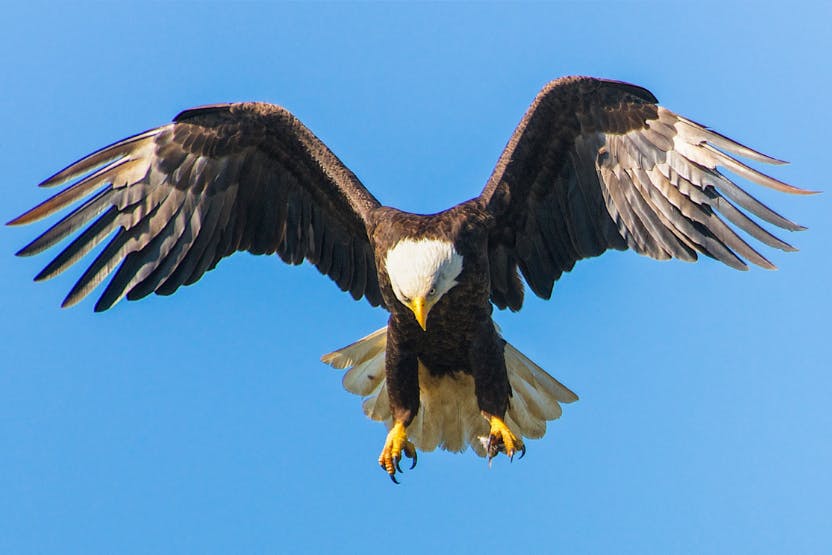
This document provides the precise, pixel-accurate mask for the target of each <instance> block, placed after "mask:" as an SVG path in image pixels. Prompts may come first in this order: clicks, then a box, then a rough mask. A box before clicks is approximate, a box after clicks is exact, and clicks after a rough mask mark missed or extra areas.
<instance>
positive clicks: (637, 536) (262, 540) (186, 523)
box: [0, 2, 832, 554]
mask: <svg viewBox="0 0 832 555" xmlns="http://www.w3.org/2000/svg"><path fill="white" fill-rule="evenodd" d="M691 4H694V3H691ZM695 4H696V5H695V6H692V5H691V6H685V7H680V6H674V5H666V4H648V3H587V4H583V3H582V4H556V5H515V4H512V5H507V6H499V5H497V6H495V5H423V6H404V5H376V4H369V5H368V4H362V5H347V4H336V5H325V4H322V5H312V6H310V5H300V4H292V5H268V4H250V3H246V4H225V3H223V4H209V5H206V4H198V3H187V4H180V5H170V4H167V3H160V4H150V3H142V4H135V5H129V4H125V5H121V4H120V5H110V4H94V5H74V4H60V3H55V4H34V5H31V6H30V7H27V8H23V7H21V6H20V5H6V6H5V7H4V8H3V13H2V16H0V31H2V32H0V81H1V82H2V86H0V113H2V115H3V121H2V138H0V162H2V170H3V177H2V182H1V183H0V187H1V189H0V190H1V191H2V193H3V203H2V208H0V212H2V214H0V216H2V220H3V221H7V220H9V219H11V218H12V217H14V216H16V215H18V214H19V213H20V212H22V211H23V210H25V209H27V208H29V207H31V206H33V205H34V204H35V203H37V202H39V201H40V200H42V199H43V198H45V194H46V192H45V191H42V190H38V189H36V188H35V184H36V183H37V182H39V181H40V180H42V179H43V178H45V177H47V176H49V175H51V174H52V173H53V172H54V171H56V170H57V169H60V168H61V167H63V166H64V165H65V164H67V163H69V162H72V161H73V160H75V159H77V158H78V157H80V156H82V155H84V154H86V153H88V152H90V151H92V150H94V149H96V148H98V147H100V146H103V145H105V144H108V143H110V142H112V141H114V140H117V139H120V138H122V137H125V136H127V135H129V134H132V133H135V132H138V131H141V130H143V129H146V128H149V127H152V126H155V125H158V124H161V123H164V122H166V121H168V120H169V119H170V118H171V117H172V116H173V115H174V114H176V113H177V112H178V111H179V110H181V109H183V108H187V107H191V106H196V105H200V104H205V103H211V102H222V101H233V100H263V101H269V102H275V103H279V104H282V105H284V106H286V107H288V108H289V109H290V110H292V111H293V112H294V113H295V114H297V116H298V117H300V118H301V119H302V120H303V121H304V122H305V123H306V124H307V125H308V126H309V127H310V128H311V129H312V130H313V131H314V132H315V133H316V134H318V136H319V137H321V138H322V139H323V140H324V141H325V142H326V143H327V144H328V145H330V147H331V148H332V149H333V150H334V151H335V152H336V154H337V155H338V156H339V157H341V158H342V160H344V162H346V163H347V164H348V165H349V166H350V167H351V168H352V169H353V170H354V171H355V172H356V173H357V174H358V175H359V176H360V178H361V179H362V180H363V181H364V183H365V184H366V185H367V186H368V187H369V188H370V190H371V191H373V192H374V193H375V194H376V195H377V196H378V197H379V198H380V199H381V200H382V201H383V202H386V203H389V204H393V205H395V206H398V207H401V208H404V209H410V210H414V211H436V210H440V209H442V208H445V207H447V206H449V205H451V204H453V203H456V202H459V201H462V200H464V199H467V198H470V197H472V196H475V195H477V194H478V193H479V191H480V189H481V187H482V185H483V184H484V182H485V180H486V179H487V177H488V175H489V174H490V172H491V169H492V167H493V165H494V163H495V161H496V159H497V157H498V155H499V153H500V151H501V150H502V148H503V146H504V144H505V142H506V140H507V139H508V137H509V135H510V133H511V132H512V130H513V128H514V126H515V125H516V123H517V122H518V121H519V119H520V117H521V115H522V114H523V112H524V111H525V109H526V107H527V106H528V104H529V103H530V102H531V100H532V98H533V97H534V95H535V94H536V92H537V91H538V90H539V88H540V87H541V86H543V85H544V84H545V83H546V82H547V81H548V80H550V79H552V78H555V77H558V76H561V75H567V74H589V75H596V76H606V77H610V78H616V79H622V80H627V81H631V82H634V83H638V84H641V85H643V86H646V87H648V88H649V89H650V90H652V91H653V92H654V93H655V94H656V95H657V96H658V97H659V99H660V100H661V101H662V103H663V104H664V105H666V106H668V107H670V108H671V109H673V110H676V111H678V112H680V113H682V114H684V115H686V116H688V117H690V118H692V119H695V120H698V121H701V122H703V123H707V124H709V125H711V126H714V127H715V128H717V129H718V130H720V131H722V132H724V133H726V134H727V135H729V136H731V137H734V138H737V139H739V140H742V141H744V142H746V143H748V144H749V145H751V146H753V147H756V148H759V149H761V150H762V151H764V152H767V153H770V154H773V155H775V156H778V157H781V158H784V159H787V160H790V161H791V162H792V165H790V166H786V167H782V168H773V169H771V172H772V173H773V174H774V175H775V176H777V177H779V178H781V179H784V180H786V181H789V182H792V183H794V184H797V185H800V186H804V187H808V188H815V189H827V190H828V189H829V177H828V176H829V171H828V167H829V156H830V155H829V133H828V130H829V128H830V123H832V122H830V116H829V91H830V88H832V74H831V72H830V58H829V57H830V52H832V38H830V37H832V32H830V28H829V21H830V18H832V8H830V3H828V2H825V3H823V4H816V5H798V6H790V7H785V6H782V7H764V6H762V5H761V4H757V3H748V4H741V5H738V6H731V5H724V4H700V3H695ZM755 192H756V193H759V196H760V197H761V198H762V199H764V200H765V201H766V202H768V203H770V204H772V205H774V206H775V207H776V208H778V209H780V210H781V211H782V212H784V213H785V214H786V215H787V216H790V217H792V218H794V219H795V220H796V221H798V222H800V223H802V224H804V225H806V226H808V227H809V228H810V229H809V231H806V232H803V233H799V234H789V235H788V237H787V239H788V240H790V241H792V242H793V243H794V244H795V245H796V246H798V247H799V248H800V249H801V252H799V253H796V254H784V253H780V252H772V251H770V250H766V251H765V252H766V254H767V255H770V256H771V258H772V260H773V261H774V262H775V263H776V264H778V266H780V268H781V269H780V270H779V271H777V272H766V271H763V270H759V269H753V270H752V271H750V272H735V271H733V270H731V269H729V268H727V267H724V266H721V265H719V264H716V263H714V262H712V261H710V260H705V261H703V262H701V263H699V264H696V265H692V264H685V263H681V262H670V263H658V262H655V261H652V260H649V259H644V258H641V257H638V256H636V255H635V254H633V253H612V254H607V255H605V256H603V257H601V258H599V259H595V260H591V261H586V262H582V263H580V264H579V266H578V267H577V268H576V269H575V271H574V272H572V273H571V274H569V275H567V276H565V277H564V278H563V279H562V280H561V281H560V282H559V283H558V284H557V285H556V287H555V294H554V298H553V300H552V301H550V302H543V301H540V300H538V299H535V298H530V299H529V300H528V301H527V303H526V306H525V308H524V309H523V311H522V312H521V313H519V314H500V315H498V321H499V323H500V324H501V325H502V326H503V328H504V331H505V332H506V334H507V336H508V338H509V339H510V340H511V341H512V342H513V343H515V344H516V345H517V346H518V347H519V348H520V349H521V350H523V351H524V352H526V353H528V354H529V355H530V356H531V357H532V358H534V359H535V360H536V361H538V362H539V363H540V364H541V365H542V366H543V367H544V368H546V369H548V370H549V371H550V372H551V373H552V374H553V375H555V376H556V377H558V378H559V379H560V380H562V381H563V382H564V383H566V384H568V385H569V386H570V387H571V388H572V389H574V390H575V391H576V392H578V394H579V395H580V396H581V400H580V401H579V402H578V403H575V404H573V405H570V406H568V407H566V410H565V412H564V416H563V418H562V419H561V420H560V421H558V422H556V423H554V424H553V425H551V426H550V432H549V434H548V435H547V436H546V438H545V439H543V440H542V441H532V442H530V444H529V446H528V447H529V452H528V455H527V456H526V458H525V459H524V460H522V461H519V462H518V461H515V462H514V463H513V464H508V462H507V461H505V460H496V461H495V463H494V465H493V468H491V469H489V468H488V467H487V465H486V463H485V462H484V461H483V460H482V459H479V458H477V457H476V456H474V455H473V454H472V453H471V452H468V453H466V454H463V455H452V454H448V453H445V452H434V453H429V454H423V455H422V456H421V457H420V464H419V466H418V467H417V469H416V470H414V471H413V472H406V473H405V475H404V477H403V484H402V485H401V486H398V487H395V486H393V485H392V484H391V483H390V481H389V480H388V479H387V478H386V477H385V475H384V473H383V472H382V471H381V470H380V469H379V468H378V467H377V465H376V462H375V461H376V457H377V454H378V451H379V450H380V448H381V445H382V441H383V438H384V430H383V427H382V426H381V425H379V424H377V423H374V422H371V421H369V420H367V419H366V418H365V417H364V415H363V414H362V413H361V410H360V402H359V399H358V398H356V397H354V396H352V395H350V394H348V393H346V392H345V391H343V390H342V388H341V384H340V378H341V374H340V373H339V372H337V371H335V370H332V369H330V368H329V367H326V366H324V365H323V364H321V363H320V362H318V357H319V356H320V355H321V354H322V353H325V352H328V351H329V350H332V349H333V348H336V347H340V346H342V345H345V344H347V343H349V342H351V341H352V340H354V339H357V338H358V337H360V336H362V335H364V334H366V333H368V332H370V331H373V330H375V329H376V328H378V327H380V326H381V325H383V324H384V322H385V315H384V313H383V312H382V311H381V310H379V309H371V308H370V307H369V306H367V305H366V304H365V303H355V302H352V301H351V300H350V299H349V297H348V296H346V295H344V294H342V293H341V292H340V291H338V290H337V288H336V287H335V286H333V285H332V284H331V283H329V282H328V281H327V279H325V278H323V277H320V276H319V275H318V274H317V273H316V272H315V271H314V269H312V268H311V267H309V266H303V267H300V268H289V267H285V266H283V265H282V264H281V263H280V262H279V260H278V259H277V258H275V257H272V258H263V257H259V258H258V257H253V256H249V255H238V256H235V257H233V258H232V259H229V260H226V261H225V262H223V263H221V264H220V267H219V268H218V270H217V271H214V272H211V273H210V274H208V275H206V276H205V277H204V278H203V279H202V280H201V281H200V282H199V284H198V286H195V287H187V288H184V289H181V290H180V291H179V292H177V294H176V295H174V296H173V297H167V298H164V297H153V298H148V299H145V300H144V301H142V302H140V303H127V302H124V303H121V304H119V305H118V306H117V307H116V308H115V309H114V310H112V311H109V312H107V313H105V314H93V313H92V302H91V301H89V300H88V301H86V302H85V303H83V304H82V305H80V306H79V307H76V308H74V309H71V310H60V309H59V308H58V305H59V303H60V301H61V299H62V298H63V296H64V294H65V293H66V292H67V291H68V290H69V288H70V287H71V285H72V283H73V282H74V279H75V278H77V277H78V276H79V275H80V273H81V268H75V269H73V270H72V271H70V272H68V273H67V274H68V275H64V276H61V277H60V278H58V279H55V280H53V281H51V282H48V283H46V284H34V283H32V282H31V277H32V276H33V275H34V274H35V273H36V272H37V271H38V270H39V269H40V268H41V267H42V266H43V265H44V264H45V263H46V262H47V261H48V257H46V256H41V257H37V258H34V259H16V258H14V257H13V256H12V253H13V252H14V251H15V250H17V249H18V248H19V247H20V246H22V245H23V244H25V243H26V242H28V241H29V240H30V239H31V238H32V237H34V236H35V235H36V234H37V233H38V232H39V231H40V230H42V229H43V226H42V225H39V226H37V227H30V228H3V229H2V230H0V269H1V270H2V271H0V291H2V293H0V552H2V553H85V554H88V553H222V552H226V553H228V552H234V553H242V552H249V553H255V552H261V553H263V552H271V553H304V552H309V553H311V552H333V553H335V552H341V553H351V552H358V551H362V552H368V551H369V552H392V553H424V552H425V551H426V550H434V551H438V552H451V551H453V552H458V553H489V552H523V551H525V552H528V553H540V552H553V551H564V552H574V553H604V552H606V553H610V552H617V553H668V552H709V553H738V552H748V553H751V552H753V553H798V552H829V551H830V550H832V532H831V531H830V528H832V527H831V526H830V523H832V519H831V518H830V512H829V510H830V501H829V499H830V494H832V478H830V474H831V473H830V468H832V447H830V430H832V417H830V394H832V377H830V374H832V364H830V355H832V349H830V343H832V340H830V334H829V331H830V308H831V307H832V303H830V292H829V282H830V275H831V274H832V272H831V271H830V270H831V268H830V262H829V254H828V249H829V244H830V240H832V234H831V233H830V231H831V230H832V225H830V222H829V213H830V208H832V207H831V206H830V195H829V194H828V193H827V194H826V195H820V196H815V197H812V198H791V197H789V198H787V197H786V196H785V195H780V194H776V193H773V192H771V191H766V190H760V189H755ZM53 254H54V253H53Z"/></svg>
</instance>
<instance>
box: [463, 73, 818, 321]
mask: <svg viewBox="0 0 832 555" xmlns="http://www.w3.org/2000/svg"><path fill="white" fill-rule="evenodd" d="M657 102H658V101H657V100H656V98H655V97H654V96H653V95H652V94H651V93H650V92H649V91H647V90H646V89H642V88H640V87H637V86H634V85H629V84H627V83H621V82H616V81H605V80H601V79H593V78H589V77H568V78H563V79H558V80H556V81H553V82H551V83H549V84H548V85H547V86H546V87H544V88H543V90H542V91H541V92H540V94H538V96H537V98H536V99H535V101H534V102H533V103H532V106H531V107H530V108H529V110H528V111H527V112H526V114H525V115H524V116H523V119H522V120H521V121H520V124H519V125H518V126H517V129H516V130H515V132H514V134H513V135H512V137H511V139H509V142H508V145H507V146H506V148H505V150H504V151H503V153H502V155H501V156H500V159H499V161H498V163H497V166H496V168H495V169H494V172H493V173H492V175H491V177H490V178H489V181H488V183H487V184H486V186H485V189H484V190H483V192H482V194H481V195H480V197H479V201H480V202H481V204H482V206H484V208H485V209H486V210H488V211H489V212H490V213H491V215H492V216H493V217H494V221H495V225H494V229H493V232H492V235H491V237H490V240H489V260H490V263H491V283H492V291H491V300H492V302H494V304H495V305H497V306H498V307H499V308H510V309H512V310H518V309H519V308H520V307H521V305H522V299H523V297H522V284H521V283H520V282H519V281H515V282H512V281H510V280H508V279H507V278H506V276H510V275H512V274H513V273H514V274H516V272H517V269H518V268H519V270H520V272H521V273H522V274H523V277H524V278H525V279H526V282H527V283H528V284H529V286H530V288H531V289H532V291H534V292H535V293H536V294H537V295H538V296H540V297H543V298H548V297H549V296H550V295H551V291H552V286H553V284H554V281H556V280H557V279H558V278H559V277H560V276H561V274H562V273H563V272H568V271H570V270H571V269H572V267H573V266H574V264H575V262H577V261H578V260H580V259H583V258H587V257H591V256H597V255H599V254H601V253H602V252H604V251H605V250H607V249H623V248H630V249H633V250H635V251H636V252H638V253H640V254H644V255H647V256H650V257H652V258H656V259H660V260H664V259H669V258H678V259H681V260H687V261H694V260H696V259H697V252H699V253H702V254H705V255H707V256H709V257H712V258H715V259H717V260H719V261H721V262H723V263H725V264H727V265H729V266H731V267H733V268H736V269H740V270H744V269H747V267H748V266H747V265H746V261H748V262H750V263H752V264H755V265H757V266H760V267H763V268H766V269H773V268H774V267H775V266H774V265H773V264H772V263H771V262H770V261H769V260H768V259H766V258H765V257H764V256H763V255H762V254H760V253H759V252H758V251H757V250H756V249H755V248H754V246H752V245H751V244H750V243H749V242H748V241H747V240H746V239H744V238H743V237H742V236H741V235H740V232H742V233H744V234H747V235H748V236H749V237H750V238H751V239H754V240H756V241H759V242H761V243H763V244H765V245H767V246H770V247H774V248H777V249H781V250H784V251H791V250H794V248H793V247H792V246H791V245H789V244H788V243H786V242H785V241H783V240H782V239H780V238H778V237H776V236H774V235H773V234H772V233H770V232H769V231H768V230H766V229H765V228H763V227H762V226H761V225H760V223H759V222H757V221H755V220H754V219H753V218H752V216H753V217H756V218H759V219H760V220H762V221H763V222H766V223H769V224H772V225H774V226H777V227H779V228H782V229H785V230H789V231H797V230H800V229H803V228H802V227H801V226H799V225H798V224H795V223H794V222H792V221H790V220H788V219H786V218H784V217H783V216H781V215H780V214H777V213H776V212H774V211H773V210H771V209H770V208H768V207H767V206H765V205H764V204H763V203H761V202H760V201H759V200H757V199H756V198H754V197H753V196H751V195H750V194H749V193H748V192H746V191H745V190H744V189H743V188H741V187H740V186H738V185H737V184H736V183H735V182H734V181H732V180H731V179H729V178H728V177H726V175H724V174H723V173H721V172H720V171H719V169H718V168H719V167H721V168H724V169H725V170H727V171H728V172H731V173H732V174H734V175H737V176H739V177H741V178H743V179H747V180H748V181H750V182H751V183H754V184H756V185H762V186H764V187H768V188H771V189H774V190H776V191H779V192H783V193H790V194H809V193H811V191H806V190H803V189H799V188H797V187H794V186H792V185H789V184H787V183H784V182H783V181H780V180H779V179H775V178H773V177H771V176H769V175H766V174H765V173H763V172H761V171H759V170H756V169H754V168H751V167H750V166H748V165H747V164H746V163H745V162H743V161H742V160H741V159H740V158H746V159H749V160H752V161H755V162H761V163H767V164H782V163H783V162H782V161H781V160H778V159H776V158H772V157H770V156H767V155H765V154H762V153H760V152H757V151H756V150H753V149H751V148H748V147H746V146H744V145H742V144H740V143H738V142H736V141H733V140H732V139H729V138H727V137H725V136H724V135H720V134H719V133H717V132H715V131H712V130H710V129H708V128H706V127H705V126H702V125H700V124H698V123H695V122H693V121H692V120H689V119H686V118H683V117H681V116H678V115H677V114H675V113H673V112H671V111H670V110H667V109H665V108H663V107H661V106H659V105H658V103H657ZM729 224H730V225H729ZM732 226H733V227H732ZM518 289H519V291H518Z"/></svg>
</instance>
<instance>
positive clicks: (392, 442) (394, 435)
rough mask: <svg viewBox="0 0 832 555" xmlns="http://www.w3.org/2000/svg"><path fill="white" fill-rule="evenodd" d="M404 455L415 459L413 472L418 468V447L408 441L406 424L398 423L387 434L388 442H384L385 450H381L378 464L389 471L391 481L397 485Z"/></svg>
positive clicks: (411, 467)
mask: <svg viewBox="0 0 832 555" xmlns="http://www.w3.org/2000/svg"><path fill="white" fill-rule="evenodd" d="M402 453H404V454H405V456H406V457H407V458H409V459H413V463H412V464H411V465H410V469H411V470H412V469H413V468H414V467H415V466H416V447H414V446H413V444H412V443H411V442H410V441H408V440H407V432H406V431H405V429H404V424H402V423H401V422H396V423H395V424H394V425H393V428H392V429H391V430H390V432H389V433H388V434H387V440H386V441H385V442H384V449H382V450H381V455H380V456H379V458H378V464H380V465H381V468H383V469H384V470H386V471H387V474H389V475H390V479H391V480H393V482H395V483H397V484H398V483H399V481H398V480H396V472H397V471H398V472H399V473H400V474H401V471H402V469H401V467H400V466H399V461H401V460H402Z"/></svg>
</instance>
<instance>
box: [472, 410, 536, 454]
mask: <svg viewBox="0 0 832 555" xmlns="http://www.w3.org/2000/svg"><path fill="white" fill-rule="evenodd" d="M482 415H483V416H484V417H485V419H486V420H488V423H489V424H490V425H491V431H489V432H488V439H487V440H486V438H481V439H482V442H483V445H484V446H485V450H486V452H487V453H488V464H489V465H490V464H491V459H493V458H494V457H496V456H497V454H498V453H505V454H506V455H507V456H508V458H509V459H510V460H514V454H515V453H518V452H519V453H520V457H519V458H521V459H522V458H523V456H524V455H525V454H526V446H525V445H523V440H521V439H520V438H519V437H517V436H516V435H514V434H513V433H512V431H511V430H509V428H508V426H506V423H505V422H503V419H502V418H499V417H497V416H494V415H492V414H488V413H487V412H483V413H482Z"/></svg>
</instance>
